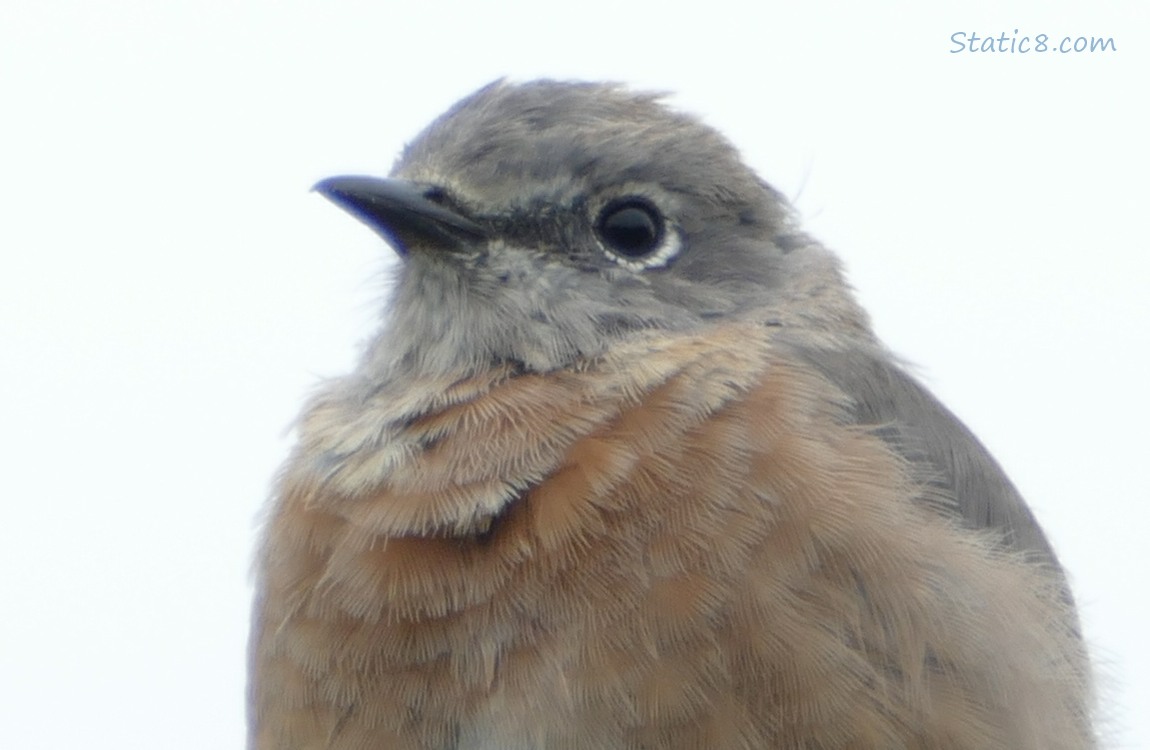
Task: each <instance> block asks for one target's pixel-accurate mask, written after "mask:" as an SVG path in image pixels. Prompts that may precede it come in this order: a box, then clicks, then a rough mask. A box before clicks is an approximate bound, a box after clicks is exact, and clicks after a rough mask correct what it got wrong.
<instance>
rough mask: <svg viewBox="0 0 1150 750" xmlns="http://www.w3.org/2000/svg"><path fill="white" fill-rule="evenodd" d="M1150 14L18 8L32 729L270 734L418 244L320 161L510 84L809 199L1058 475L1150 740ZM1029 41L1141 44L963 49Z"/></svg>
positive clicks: (1, 390) (23, 594)
mask: <svg viewBox="0 0 1150 750" xmlns="http://www.w3.org/2000/svg"><path fill="white" fill-rule="evenodd" d="M842 5H843V6H846V3H843V4H842ZM864 6H865V9H864ZM799 8H801V10H798V9H799ZM1146 8H1147V6H1146V4H1145V3H1144V2H1108V3H1094V4H1089V5H1088V4H1086V3H1070V2H1044V3H1034V4H1033V7H1025V6H1024V5H1023V4H1022V3H1018V2H994V3H990V2H986V3H962V4H961V6H960V8H956V9H954V10H949V9H945V8H944V7H943V6H941V5H939V4H927V3H921V2H919V3H909V2H908V3H891V2H888V3H866V4H856V5H855V6H854V7H853V8H850V9H846V10H844V9H839V8H838V6H833V5H831V4H828V3H813V2H807V3H802V2H798V1H797V0H792V1H791V2H786V3H772V2H766V1H760V2H754V3H752V2H746V3H732V2H723V1H720V0H709V1H708V2H703V3H690V4H686V3H684V4H678V5H677V4H674V3H669V2H660V3H646V2H640V1H639V0H632V2H600V1H599V0H585V1H582V2H567V3H558V4H548V3H543V2H524V3H521V4H514V3H510V2H507V3H481V2H469V3H462V2H448V1H447V0H439V1H438V2H426V3H421V2H418V1H417V0H403V2H372V3H367V2H364V3H355V4H353V3H339V2H327V3H321V2H280V3H272V2H266V3H258V2H246V3H238V2H220V1H218V0H217V1H208V0H197V1H196V2H176V1H169V2H153V1H145V0H140V1H139V2H125V1H111V0H109V1H106V2H100V3H91V2H51V1H49V0H44V1H43V2H38V3H33V2H17V1H16V0H7V2H5V4H4V7H3V9H2V13H0V253H2V256H0V462H2V464H0V466H2V469H3V471H2V474H0V476H2V478H3V493H2V495H0V503H2V505H0V607H2V608H3V609H2V611H0V746H3V747H5V748H12V749H13V750H31V749H39V748H71V747H85V748H117V749H120V750H122V749H127V748H147V749H148V750H155V748H165V749H167V750H173V749H179V748H196V749H197V750H201V749H203V748H238V747H240V746H241V745H242V742H243V731H244V730H243V693H244V679H245V678H244V650H245V639H246V629H247V619H248V608H249V596H250V589H249V577H248V569H249V564H250V559H251V556H252V548H253V541H254V538H255V534H256V528H257V513H258V511H259V508H260V507H261V505H262V503H263V501H264V499H265V497H266V495H267V491H268V486H269V481H270V479H271V477H272V475H273V474H274V472H275V470H276V467H277V465H278V464H279V462H280V461H281V460H282V458H283V457H284V455H285V453H286V451H287V449H288V446H289V444H290V436H289V435H288V434H287V428H288V426H289V425H290V422H291V419H292V417H293V416H294V414H295V412H296V410H297V409H298V407H299V405H300V403H301V401H302V399H303V398H304V396H305V394H306V393H307V392H308V391H309V389H310V388H311V387H312V386H313V385H314V384H315V383H316V382H317V380H318V379H319V378H320V377H322V376H326V375H334V374H337V373H340V372H343V371H345V370H347V369H348V368H349V367H350V366H351V363H352V362H353V360H354V356H355V352H356V348H357V342H358V341H360V340H362V339H363V338H364V337H365V336H366V335H367V334H368V332H369V331H370V330H371V329H372V327H373V326H374V325H375V315H376V312H375V311H376V309H377V307H378V303H379V300H380V297H381V295H382V293H383V280H384V279H385V277H386V274H383V273H381V271H382V269H384V267H385V266H386V265H387V264H388V263H390V262H392V259H391V253H390V252H389V251H388V249H387V248H386V247H385V246H384V245H383V244H382V243H381V242H380V241H379V240H378V239H377V238H376V237H375V236H374V235H372V234H371V233H370V232H369V231H368V230H367V229H365V228H364V227H363V226H361V225H360V224H358V223H357V222H355V221H353V220H352V219H350V218H349V217H347V216H346V215H344V214H343V213H342V212H340V211H339V210H338V209H336V208H335V207H334V206H332V205H330V204H328V203H326V202H325V201H324V200H323V199H322V198H321V197H319V196H318V195H316V194H313V193H309V188H310V186H311V185H312V184H313V183H314V182H315V181H316V180H318V179H320V178H322V177H325V176H329V175H332V174H341V173H347V172H356V173H374V174H384V173H385V172H386V171H387V170H388V168H389V167H390V165H391V161H392V159H393V158H394V156H395V155H396V153H397V152H398V150H399V148H400V147H401V146H402V145H403V143H404V142H405V141H406V140H407V139H410V138H411V137H412V136H414V135H415V133H416V132H418V130H419V129H420V128H421V127H422V126H423V125H424V124H426V122H428V121H429V120H430V119H431V118H432V117H433V116H434V115H436V114H438V113H439V112H440V111H441V110H443V109H444V108H445V107H447V106H448V105H449V104H451V103H452V102H453V101H454V100H455V99H457V98H458V97H460V96H462V95H464V94H466V93H468V92H469V91H470V90H472V89H474V88H476V87H478V86H479V85H481V84H483V83H486V82H488V81H489V80H491V79H493V78H496V77H498V76H503V75H508V76H511V77H512V78H515V79H527V78H533V77H537V76H550V77H561V78H569V77H574V78H587V79H613V80H620V81H625V82H629V83H631V84H634V85H636V86H639V87H645V88H656V89H666V90H671V91H676V92H678V93H679V96H678V97H677V98H676V99H675V100H674V101H675V102H676V103H677V104H678V105H679V106H681V107H683V108H686V109H688V110H690V111H693V112H697V113H699V114H701V115H703V116H704V117H705V119H706V120H707V121H708V122H710V123H712V124H713V125H715V126H717V127H719V128H720V129H722V130H723V131H724V132H725V133H726V134H727V135H728V136H729V137H730V138H731V139H732V140H734V141H735V142H736V143H737V144H738V145H740V147H741V148H742V149H743V151H744V153H745V155H746V158H747V159H748V160H749V162H750V163H751V164H753V165H754V167H755V168H756V169H758V170H759V171H760V172H761V173H762V174H763V175H764V176H765V177H766V178H767V179H768V180H770V181H771V182H773V183H774V184H775V185H776V186H778V187H779V188H780V189H781V190H782V191H783V192H784V193H786V194H787V195H789V196H791V197H792V198H793V199H794V201H795V202H796V205H797V206H798V208H799V210H800V211H801V213H802V215H803V216H804V218H805V220H806V221H807V224H808V227H809V229H810V230H811V231H812V232H814V233H815V234H816V235H817V236H819V237H821V238H822V239H823V240H824V241H826V242H827V244H829V245H830V246H831V247H833V248H835V249H836V250H837V251H838V252H839V253H840V254H841V255H842V257H843V258H844V259H845V262H846V265H847V269H848V271H849V273H850V276H851V279H852V280H853V282H854V284H855V286H856V287H857V288H858V289H859V293H860V294H861V296H862V298H863V300H864V302H865V303H866V305H867V307H868V308H869V309H870V311H871V312H872V314H873V316H874V320H875V325H876V326H877V328H878V330H879V332H880V334H881V335H882V336H883V337H884V338H885V339H886V340H887V341H888V343H889V344H890V345H891V346H892V347H893V348H894V349H895V350H897V351H898V352H900V353H902V354H903V355H905V356H906V357H907V358H908V359H909V360H911V361H912V362H914V363H916V365H917V366H918V372H919V373H920V374H921V375H922V376H923V377H924V378H925V380H926V381H927V382H928V383H929V384H930V385H931V387H932V388H933V389H934V390H935V391H936V392H937V393H938V394H939V395H940V396H941V397H942V398H943V400H944V401H946V402H947V403H948V404H949V405H950V406H951V407H952V408H953V409H954V410H955V411H956V412H957V413H958V414H959V415H960V416H961V417H963V418H964V419H965V420H966V421H967V422H968V423H969V424H970V425H971V426H972V427H973V428H974V430H975V431H976V432H977V433H978V434H979V435H980V436H981V437H982V439H983V440H984V441H985V443H986V444H987V445H988V446H989V447H990V448H991V449H992V451H993V452H994V453H995V454H996V455H997V456H998V457H999V458H1000V459H1001V461H1002V462H1003V463H1004V465H1005V466H1006V467H1007V470H1008V471H1009V472H1010V474H1011V475H1012V476H1013V478H1014V479H1015V480H1016V482H1017V483H1018V484H1019V485H1020V487H1021V489H1022V490H1023V492H1024V494H1025V495H1026V496H1027V497H1028V498H1030V500H1031V502H1032V504H1033V506H1034V507H1035V509H1036V512H1037V513H1038V515H1039V517H1040V518H1041V520H1042V521H1043V522H1044V524H1045V526H1046V528H1047V529H1048V531H1049V533H1050V535H1051V537H1052V538H1053V541H1054V543H1055V546H1056V547H1057V549H1058V550H1059V552H1060V554H1061V556H1062V559H1063V561H1064V563H1065V564H1066V566H1067V568H1068V569H1069V570H1070V572H1071V575H1072V580H1073V582H1074V583H1075V584H1076V588H1077V592H1078V596H1079V600H1080V602H1081V605H1082V611H1083V615H1084V618H1085V623H1086V632H1087V634H1088V637H1089V639H1090V642H1091V643H1092V644H1093V646H1094V649H1095V653H1096V656H1097V660H1098V664H1099V669H1100V672H1101V695H1102V703H1103V705H1104V706H1105V708H1106V714H1107V722H1106V725H1105V732H1106V744H1107V746H1109V747H1114V748H1150V656H1148V651H1147V648H1146V645H1145V640H1146V636H1145V634H1146V633H1147V632H1150V615H1148V611H1147V609H1148V607H1147V590H1148V585H1147V580H1146V579H1147V573H1148V570H1147V568H1148V565H1147V560H1148V558H1150V553H1148V552H1147V542H1146V539H1147V534H1146V525H1147V520H1148V518H1150V511H1148V510H1147V505H1148V501H1150V490H1148V489H1147V462H1148V461H1150V456H1148V455H1147V453H1148V451H1147V448H1148V447H1150V440H1148V439H1147V432H1146V430H1147V425H1148V424H1150V407H1148V405H1147V391H1148V385H1150V367H1148V364H1147V350H1148V348H1150V293H1148V291H1147V286H1148V284H1150V261H1148V260H1147V250H1148V248H1147V245H1146V242H1145V240H1144V236H1145V234H1146V229H1145V225H1146V222H1147V218H1146V217H1147V204H1148V202H1150V201H1148V199H1150V191H1148V190H1147V188H1146V180H1147V176H1148V174H1150V169H1148V167H1150V163H1148V162H1150V159H1148V148H1147V145H1146V144H1147V138H1148V135H1147V134H1148V133H1150V121H1148V120H1150V116H1148V114H1147V112H1148V107H1147V93H1146V91H1147V88H1146V86H1147V84H1146V79H1147V75H1146V74H1147V72H1148V71H1150V65H1148V60H1147V57H1148V55H1147V49H1148V47H1150V39H1148V35H1147V30H1148V28H1150V24H1148V22H1147V18H1146V13H1147V10H1146ZM1014 29H1018V30H1019V31H1018V34H1017V36H1018V37H1023V36H1031V37H1034V36H1036V35H1037V34H1040V33H1045V34H1049V35H1050V36H1051V38H1052V40H1053V41H1055V42H1057V40H1059V39H1061V38H1062V37H1063V36H1067V35H1069V36H1072V37H1076V36H1101V37H1112V38H1113V39H1114V41H1115V43H1116V45H1117V52H1107V53H1096V54H1077V55H1059V54H1050V53H1048V54H1045V55H1040V54H1033V53H1032V54H1027V55H1023V54H1017V53H1016V54H1010V53H999V54H991V53H983V54H969V53H963V54H952V53H951V52H950V50H951V49H952V48H953V45H952V43H951V42H950V37H951V35H952V34H953V33H955V32H960V31H961V32H972V31H976V32H978V33H979V34H981V35H994V36H997V35H999V34H1001V33H1003V32H1005V33H1007V34H1008V36H1013V35H1014V33H1013V30H1014Z"/></svg>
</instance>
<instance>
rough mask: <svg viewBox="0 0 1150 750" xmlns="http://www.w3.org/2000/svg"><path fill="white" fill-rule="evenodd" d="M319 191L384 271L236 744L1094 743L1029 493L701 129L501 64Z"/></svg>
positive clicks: (264, 562)
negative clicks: (379, 254) (398, 141)
mask: <svg viewBox="0 0 1150 750" xmlns="http://www.w3.org/2000/svg"><path fill="white" fill-rule="evenodd" d="M315 190H316V191H317V192H318V193H320V194H321V195H322V196H324V197H325V198H327V199H329V200H330V201H332V202H333V203H335V204H336V205H338V206H339V207H340V208H342V209H345V210H346V211H347V212H349V213H350V214H352V215H353V216H354V217H355V218H357V219H359V220H360V221H362V222H363V223H365V224H366V225H367V226H368V227H369V228H370V229H372V230H374V232H376V233H377V234H378V235H379V236H380V237H381V238H382V239H383V240H384V241H385V242H386V243H387V244H388V245H390V246H391V247H392V248H393V249H394V251H395V252H396V253H397V255H398V258H399V263H397V264H396V269H395V278H394V285H393V287H392V289H391V291H390V293H389V297H388V299H387V302H386V304H384V305H383V306H382V315H381V318H382V320H381V324H380V327H379V331H378V332H377V333H376V334H375V335H374V337H372V338H371V339H370V340H368V341H367V342H366V343H365V344H364V346H363V351H362V353H361V355H360V359H359V361H358V364H357V365H356V366H355V367H354V369H353V370H352V371H351V372H350V373H349V374H346V375H343V376H340V377H336V378H333V379H330V380H328V381H325V382H323V383H322V384H320V385H319V386H318V388H317V390H316V391H315V393H314V394H313V395H312V396H311V398H310V400H309V401H308V402H307V404H306V406H305V407H304V409H303V412H302V415H301V416H300V418H299V420H298V422H297V424H296V442H295V445H294V447H293V448H292V450H291V453H290V455H289V457H288V458H287V460H286V462H285V464H284V466H283V468H282V469H281V471H280V473H279V475H278V476H277V478H276V480H275V483H274V489H273V491H272V493H271V498H270V500H269V503H268V507H267V510H266V515H265V517H264V519H263V522H262V532H261V534H262V536H261V540H260V542H259V548H258V552H257V553H256V562H255V574H254V575H255V581H256V594H255V597H254V599H255V604H254V613H253V618H252V628H251V636H250V646H249V657H248V658H249V687H248V715H249V720H248V746H249V747H250V748H252V749H253V750H273V749H274V750H318V749H319V748H325V749H330V750H337V749H338V750H352V749H354V750H368V749H371V750H382V749H393V748H394V749H395V750H416V749H418V750H495V749H496V748H498V749H499V750H538V749H542V748H548V749H551V748H571V749H573V748H588V749H591V750H595V749H602V750H617V749H628V750H637V749H640V748H642V749H657V748H658V749H662V748H665V749H667V750H680V749H683V750H685V749H688V748H692V749H693V748H706V749H709V750H734V749H745V750H751V749H757V748H811V749H814V748H821V749H826V748H956V749H957V748H979V749H980V750H987V749H990V748H1012V749H1013V750H1018V749H1020V748H1047V749H1049V748H1063V749H1070V748H1090V747H1094V746H1095V744H1096V742H1097V739H1096V731H1095V727H1094V724H1095V720H1094V714H1095V699H1094V690H1093V687H1092V683H1093V681H1092V677H1091V666H1090V660H1089V656H1088V653H1087V648H1086V646H1085V645H1084V638H1083V636H1082V633H1081V628H1080V625H1079V621H1078V615H1077V614H1076V608H1075V603H1074V599H1073V596H1072V595H1071V591H1070V587H1069V585H1068V583H1067V576H1066V574H1065V572H1064V570H1063V568H1062V567H1061V565H1060V563H1059V561H1058V559H1057V556H1056V555H1055V553H1054V551H1053V550H1052V548H1051V546H1050V544H1049V542H1048V541H1047V539H1046V537H1045V536H1044V534H1043V531H1042V529H1041V528H1040V526H1039V524H1038V523H1037V521H1036V519H1035V517H1034V515H1033V513H1032V512H1031V510H1030V509H1029V508H1028V506H1027V505H1026V503H1025V502H1024V500H1023V499H1022V497H1021V496H1020V494H1019V493H1018V491H1017V490H1016V489H1015V487H1014V485H1013V484H1012V483H1011V482H1010V480H1009V479H1008V478H1007V476H1006V475H1005V473H1004V472H1003V470H1002V468H1000V466H999V464H998V463H997V462H996V461H995V459H994V458H993V457H992V456H991V455H990V454H989V453H988V452H987V450H986V449H985V448H984V447H983V446H982V445H981V444H980V443H979V441H978V440H977V439H976V437H975V436H974V435H973V434H972V433H971V432H970V430H968V429H967V428H966V427H965V426H964V425H963V424H962V423H961V422H960V421H959V419H958V418H957V417H955V416H954V415H953V414H952V413H951V412H950V411H948V410H947V408H946V407H945V406H943V405H942V404H941V403H940V402H939V401H938V400H937V399H936V398H935V397H934V396H933V395H932V394H931V393H930V392H929V391H928V390H927V389H926V388H925V387H924V386H923V385H922V384H921V383H919V382H918V380H916V379H915V377H914V376H913V375H912V374H910V373H909V372H908V370H907V368H906V367H905V366H904V365H903V363H902V361H901V360H900V359H899V358H898V357H897V356H895V355H894V354H893V353H892V352H891V351H890V350H889V349H888V348H887V347H886V345H885V344H883V343H882V342H881V341H880V340H879V339H878V338H877V337H876V335H875V333H874V330H873V327H872V325H871V323H870V320H869V318H868V316H867V314H866V312H865V311H864V310H863V309H862V307H861V306H860V304H859V302H858V301H857V300H856V298H855V295H854V292H853V290H852V289H851V287H850V286H849V285H848V283H847V281H846V277H845V273H844V271H843V269H842V267H841V262H840V261H839V260H838V258H837V257H836V256H835V255H834V254H833V253H832V252H831V251H830V250H828V249H826V248H825V247H824V246H823V245H822V244H820V243H819V242H818V241H817V240H816V239H814V238H813V237H811V236H809V235H808V234H807V233H805V231H804V230H803V228H802V226H801V222H800V220H799V217H798V215H797V212H796V210H795V209H794V208H793V207H791V205H790V203H789V202H788V201H787V199H786V198H785V197H784V195H783V194H781V193H780V192H779V191H778V190H776V189H775V188H774V187H772V186H771V185H770V184H769V183H768V182H766V181H765V180H764V179H762V178H761V177H759V176H758V174H757V173H756V172H755V171H754V170H753V169H752V168H750V167H749V166H747V165H746V164H745V163H744V161H743V158H742V157H741V155H740V154H739V152H738V150H737V149H736V148H735V146H734V145H733V144H732V143H731V142H729V141H728V140H727V138H726V137H725V136H723V135H722V134H720V133H719V132H718V131H717V130H716V129H713V128H711V127H710V126H708V125H706V124H705V123H704V122H703V121H702V120H701V119H700V118H699V117H697V116H696V115H694V114H691V113H688V112H684V111H682V110H681V109H679V108H676V107H675V106H673V105H672V104H670V103H669V102H668V100H667V97H666V96H665V95H664V94H661V93H658V92H655V93H652V92H645V91H636V90H632V89H631V88H629V87H627V86H624V85H621V84H614V83H600V82H583V81H556V80H535V81H526V82H509V81H506V80H499V81H496V82H494V83H491V84H489V85H487V86H485V87H483V88H481V89H479V90H478V91H476V92H475V93H473V94H471V95H469V96H467V97H466V98H464V99H462V100H461V101H459V102H458V103H456V104H455V105H453V106H452V107H451V108H450V109H448V110H447V111H446V112H445V113H444V114H443V115H441V116H440V117H438V118H437V119H435V120H434V121H433V122H432V123H431V124H430V125H429V126H427V127H426V129H425V130H423V131H422V132H421V133H420V134H419V135H418V136H416V138H415V139H414V140H413V141H411V142H410V143H409V144H408V145H407V146H405V147H404V148H403V149H402V151H401V154H400V156H399V157H398V159H397V161H396V163H395V166H394V168H393V169H392V171H391V172H390V174H389V176H388V177H386V178H377V177H371V176H364V175H346V176H340V177H332V178H329V179H326V180H323V181H321V182H320V183H318V184H317V185H316V187H315Z"/></svg>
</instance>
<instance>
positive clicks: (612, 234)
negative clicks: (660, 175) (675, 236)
mask: <svg viewBox="0 0 1150 750" xmlns="http://www.w3.org/2000/svg"><path fill="white" fill-rule="evenodd" d="M595 231H596V232H597V233H598V234H599V238H600V239H601V240H602V241H603V244H604V245H606V247H607V249H608V250H610V251H611V252H613V253H618V254H619V255H621V256H623V257H624V258H642V257H643V256H644V255H647V254H648V253H651V252H653V251H654V250H656V249H657V248H658V247H659V245H660V244H661V243H662V241H663V217H662V216H660V215H659V212H658V211H656V210H655V207H654V206H652V205H651V204H650V203H648V202H647V201H645V200H643V199H642V198H623V199H620V200H617V201H612V202H611V203H608V204H607V205H606V206H605V207H604V208H603V210H602V211H601V212H600V213H599V220H598V221H597V222H596V223H595Z"/></svg>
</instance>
